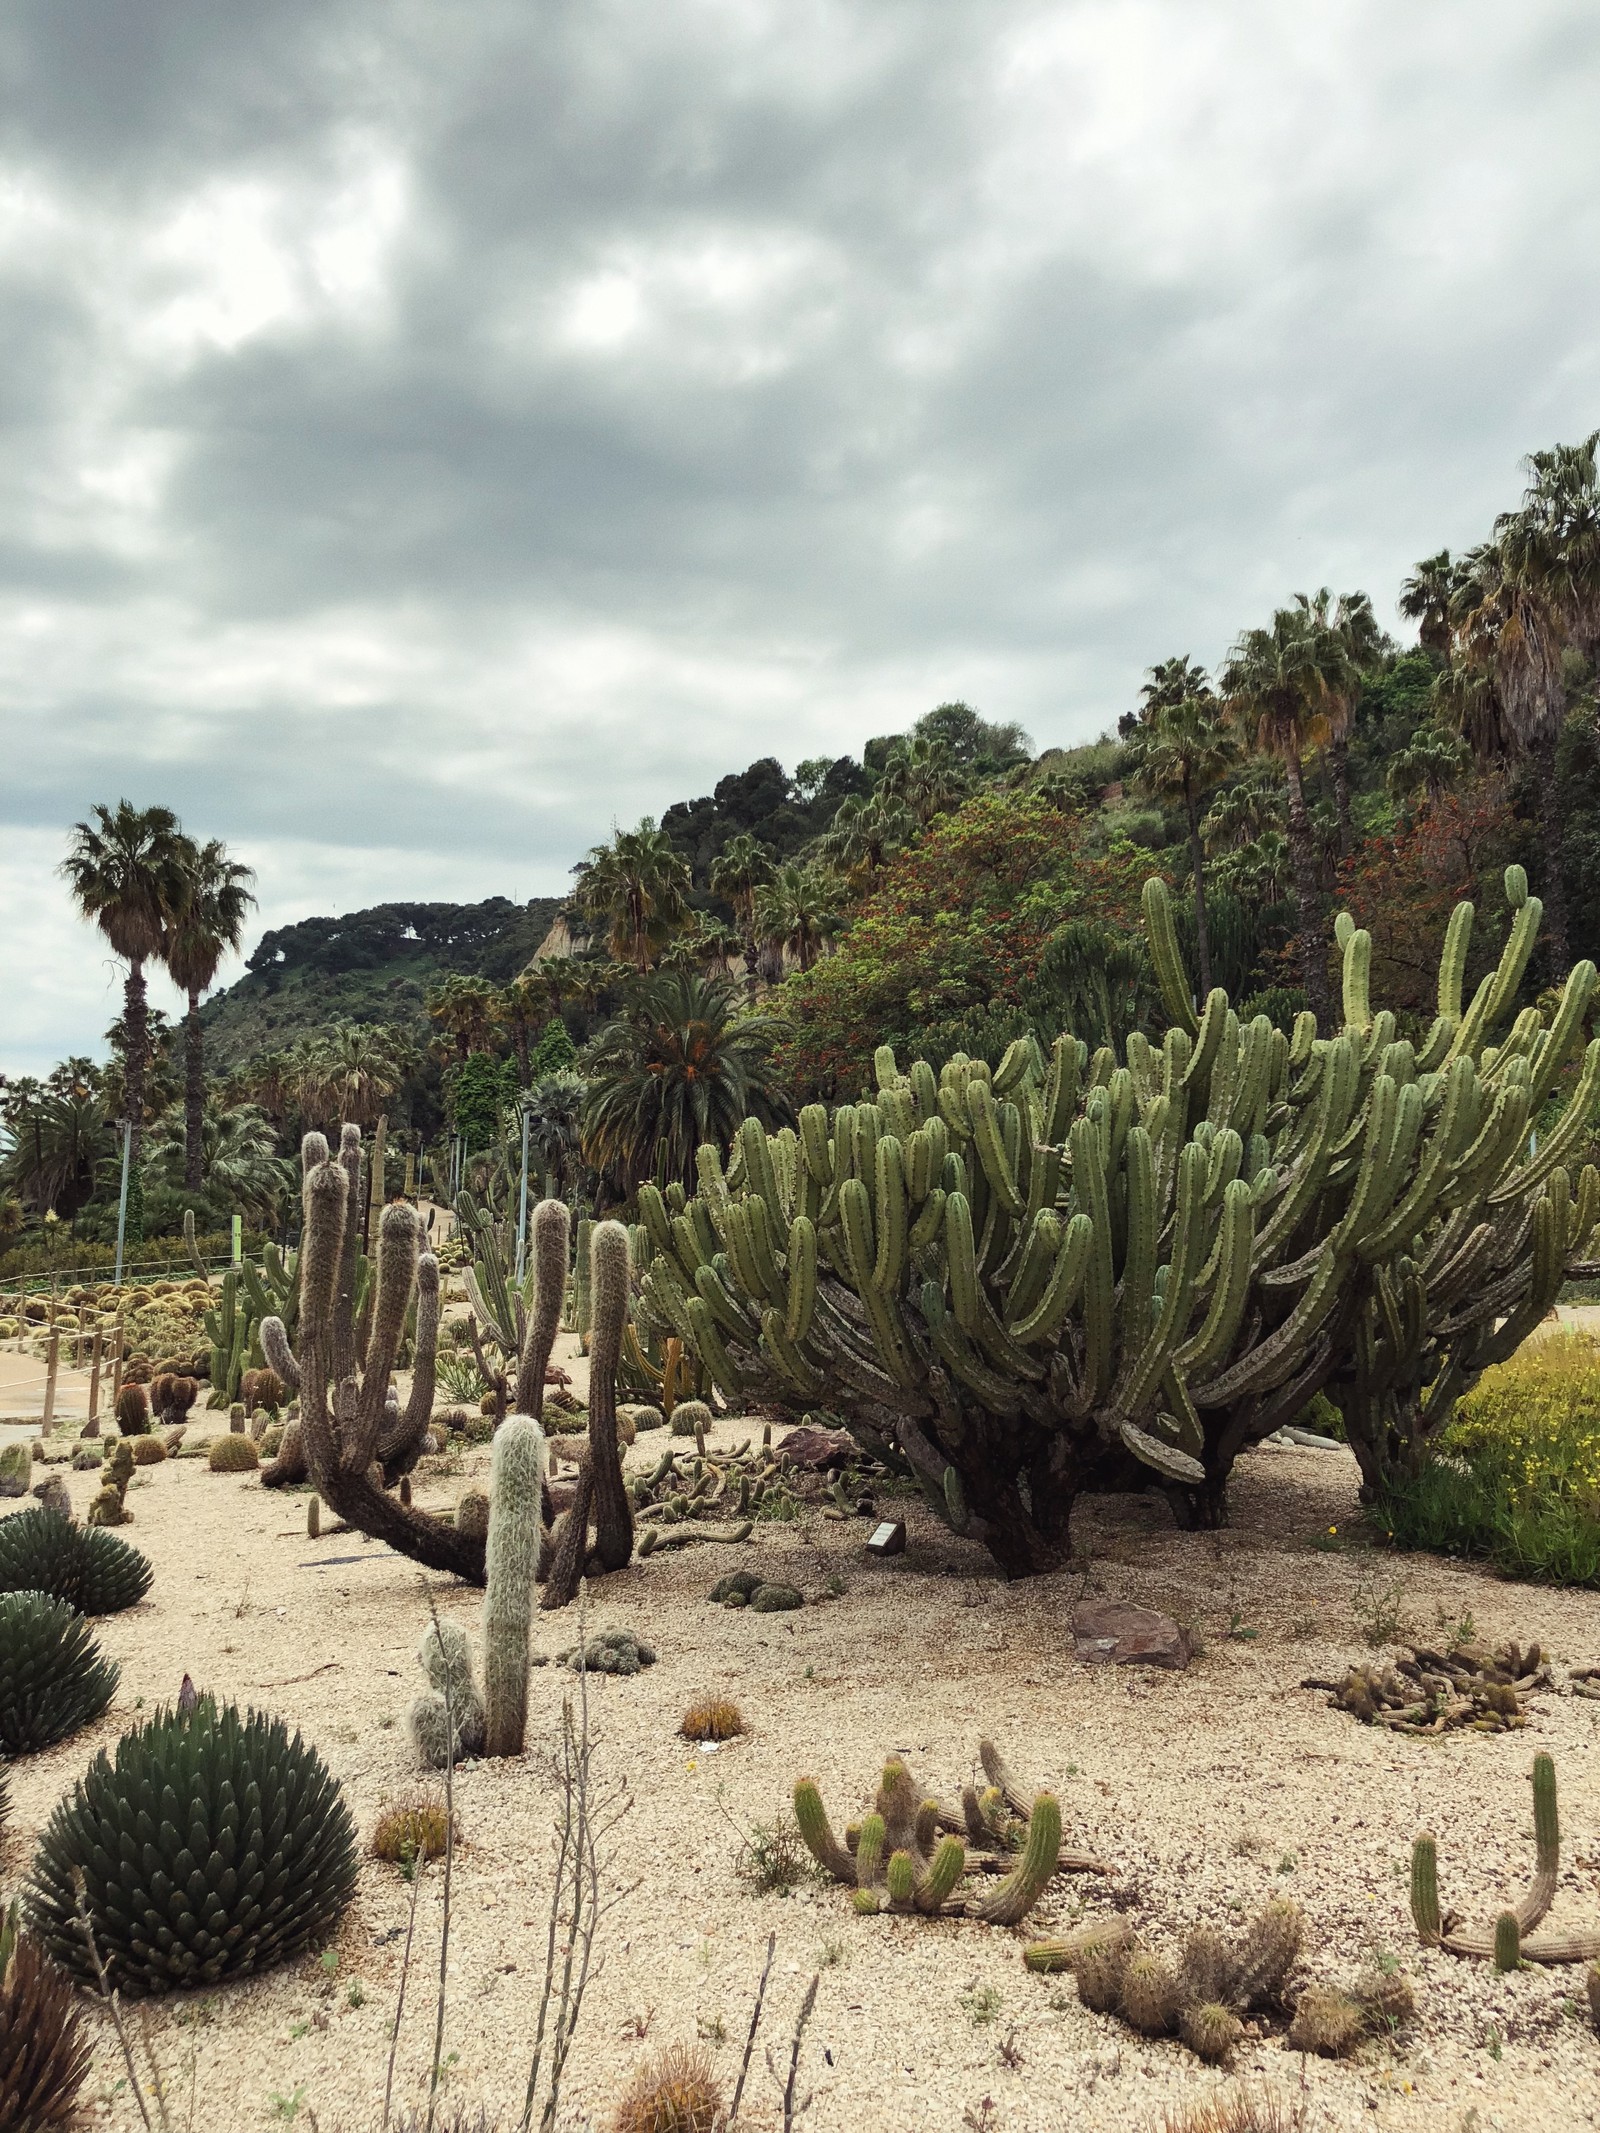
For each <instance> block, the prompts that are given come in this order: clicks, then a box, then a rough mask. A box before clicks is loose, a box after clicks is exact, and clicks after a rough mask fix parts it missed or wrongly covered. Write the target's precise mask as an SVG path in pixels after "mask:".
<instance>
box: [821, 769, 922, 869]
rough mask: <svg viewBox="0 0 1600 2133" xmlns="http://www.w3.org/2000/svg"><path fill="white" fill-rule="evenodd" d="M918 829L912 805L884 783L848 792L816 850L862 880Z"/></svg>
mask: <svg viewBox="0 0 1600 2133" xmlns="http://www.w3.org/2000/svg"><path fill="white" fill-rule="evenodd" d="M916 833H917V820H916V817H915V815H913V814H912V812H911V810H910V808H908V807H907V806H906V805H905V804H904V803H903V802H902V801H900V800H897V799H896V798H895V797H894V795H893V794H892V793H886V792H885V791H884V789H883V787H882V786H881V785H880V786H879V787H878V789H877V790H876V792H873V793H869V794H865V795H863V794H861V793H854V792H853V793H849V794H847V795H846V797H845V798H844V799H843V800H841V801H840V802H839V805H838V807H837V808H836V809H835V811H834V817H833V822H832V825H831V826H830V827H829V828H828V829H825V830H824V831H823V833H822V835H821V836H820V837H819V838H818V839H817V841H816V844H815V845H814V846H813V850H814V851H815V852H816V855H817V857H818V858H819V859H821V860H825V861H826V862H827V864H828V865H829V866H831V867H836V868H837V869H838V870H839V872H840V873H841V874H844V875H847V876H849V877H850V878H851V879H852V880H854V881H856V882H860V881H862V880H863V879H866V878H870V877H871V876H872V875H874V874H876V873H877V872H878V870H879V868H880V867H882V866H883V865H884V864H885V862H886V861H887V860H888V859H889V857H890V856H891V854H892V853H894V852H897V851H898V850H899V849H900V848H901V846H902V845H907V844H909V843H910V842H911V840H912V838H913V837H914V836H915V835H916Z"/></svg>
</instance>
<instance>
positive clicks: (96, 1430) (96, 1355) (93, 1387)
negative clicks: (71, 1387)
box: [83, 1326, 104, 1437]
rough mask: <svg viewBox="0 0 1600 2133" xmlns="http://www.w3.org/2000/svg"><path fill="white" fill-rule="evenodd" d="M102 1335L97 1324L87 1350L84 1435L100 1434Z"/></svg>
mask: <svg viewBox="0 0 1600 2133" xmlns="http://www.w3.org/2000/svg"><path fill="white" fill-rule="evenodd" d="M103 1340H104V1335H103V1334H102V1332H101V1330H100V1328H99V1327H98V1326H96V1327H95V1329H94V1346H93V1348H92V1349H91V1350H90V1352H89V1419H88V1421H87V1422H86V1423H85V1424H84V1426H83V1434H84V1435H85V1436H86V1437H98V1436H99V1434H100V1349H101V1345H102V1342H103Z"/></svg>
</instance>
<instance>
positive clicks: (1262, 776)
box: [1200, 757, 1283, 858]
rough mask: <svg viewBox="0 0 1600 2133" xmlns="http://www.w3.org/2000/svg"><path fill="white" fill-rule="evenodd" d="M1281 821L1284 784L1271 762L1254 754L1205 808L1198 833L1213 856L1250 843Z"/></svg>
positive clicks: (1276, 826)
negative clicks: (1230, 782) (1273, 770)
mask: <svg viewBox="0 0 1600 2133" xmlns="http://www.w3.org/2000/svg"><path fill="white" fill-rule="evenodd" d="M1282 824H1283V784H1282V780H1281V779H1279V778H1277V777H1276V776H1274V774H1273V772H1272V769H1271V766H1270V765H1269V764H1267V763H1265V762H1263V761H1262V760H1261V759H1260V758H1259V757H1257V758H1256V759H1255V760H1254V761H1253V762H1251V763H1248V764H1247V765H1246V766H1245V769H1244V772H1243V774H1242V776H1240V777H1237V778H1235V779H1234V781H1233V783H1232V784H1231V785H1230V786H1229V787H1228V788H1227V790H1226V791H1224V792H1220V793H1218V795H1217V797H1216V798H1215V799H1214V800H1213V801H1212V803H1211V805H1210V807H1208V808H1207V810H1206V818H1205V820H1204V821H1203V822H1202V823H1201V825H1200V837H1201V841H1202V843H1203V844H1204V845H1205V848H1206V851H1207V853H1208V854H1209V855H1211V856H1212V857H1213V858H1214V857H1215V856H1216V854H1217V853H1218V852H1228V851H1235V850H1237V849H1238V847H1239V846H1240V845H1242V844H1252V843H1254V841H1255V840H1256V838H1257V837H1259V836H1260V835H1261V834H1262V832H1263V831H1264V830H1271V829H1279V828H1281V827H1282Z"/></svg>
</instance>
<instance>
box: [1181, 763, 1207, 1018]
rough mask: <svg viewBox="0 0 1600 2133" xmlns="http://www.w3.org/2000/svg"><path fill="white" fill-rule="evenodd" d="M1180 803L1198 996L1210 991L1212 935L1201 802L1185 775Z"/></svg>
mask: <svg viewBox="0 0 1600 2133" xmlns="http://www.w3.org/2000/svg"><path fill="white" fill-rule="evenodd" d="M1183 804H1184V807H1185V809H1186V811H1187V813H1188V816H1189V865H1190V868H1191V870H1192V871H1193V874H1194V946H1195V960H1196V961H1197V962H1198V963H1199V965H1200V997H1201V999H1202V1000H1204V999H1205V997H1206V995H1207V994H1208V993H1209V992H1210V990H1211V935H1210V933H1209V931H1208V930H1207V927H1206V874H1205V851H1204V848H1203V846H1202V845H1201V842H1200V803H1199V801H1198V800H1197V799H1196V798H1195V795H1194V783H1193V780H1192V779H1189V778H1185V780H1184V784H1183Z"/></svg>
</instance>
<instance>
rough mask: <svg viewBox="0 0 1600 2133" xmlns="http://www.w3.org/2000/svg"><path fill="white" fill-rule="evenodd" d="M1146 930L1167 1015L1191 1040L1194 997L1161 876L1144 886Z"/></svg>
mask: <svg viewBox="0 0 1600 2133" xmlns="http://www.w3.org/2000/svg"><path fill="white" fill-rule="evenodd" d="M1144 930H1145V938H1146V939H1147V940H1148V942H1149V944H1150V960H1151V962H1152V963H1153V964H1154V965H1155V972H1156V983H1157V984H1158V985H1159V986H1160V988H1161V999H1162V1003H1163V1005H1164V1006H1165V1008H1166V1010H1167V1013H1168V1014H1169V1015H1170V1016H1171V1017H1172V1019H1173V1021H1174V1022H1175V1023H1176V1024H1177V1026H1178V1027H1179V1028H1180V1029H1182V1030H1186V1031H1187V1032H1188V1034H1189V1035H1190V1036H1191V1037H1192V1036H1193V1035H1194V1033H1195V1028H1196V1024H1195V1016H1194V997H1193V993H1192V991H1191V989H1190V985H1189V979H1188V973H1187V972H1186V971H1185V970H1184V967H1183V957H1182V955H1181V954H1180V952H1179V949H1178V929H1177V927H1176V926H1175V925H1174V923H1173V919H1172V899H1171V897H1170V896H1169V895H1168V893H1167V885H1166V883H1165V882H1164V881H1163V880H1161V878H1160V876H1159V875H1155V874H1152V875H1151V877H1150V879H1149V880H1148V881H1147V882H1146V883H1145V885H1144Z"/></svg>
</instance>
